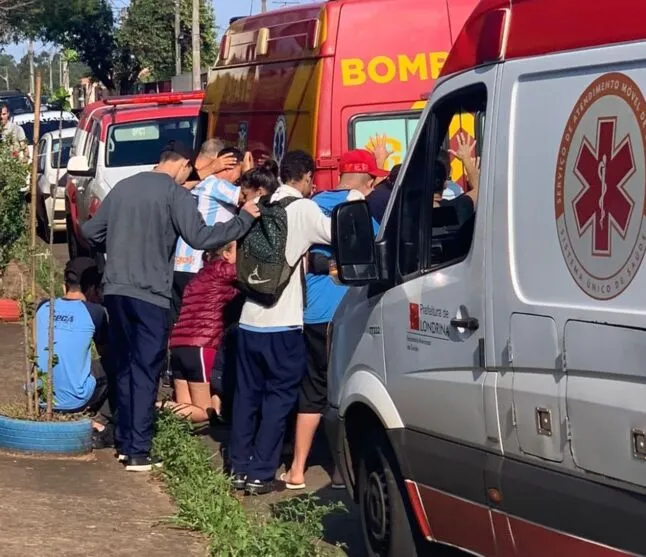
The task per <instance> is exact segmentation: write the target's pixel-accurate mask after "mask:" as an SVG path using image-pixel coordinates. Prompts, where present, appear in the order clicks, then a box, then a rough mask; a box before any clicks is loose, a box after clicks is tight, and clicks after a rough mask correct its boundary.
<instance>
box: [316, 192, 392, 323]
mask: <svg viewBox="0 0 646 557" xmlns="http://www.w3.org/2000/svg"><path fill="white" fill-rule="evenodd" d="M350 191H351V190H331V191H324V192H321V193H318V194H316V195H315V196H314V197H312V201H314V203H316V204H317V205H318V206H319V208H320V209H321V211H323V213H324V214H325V215H327V216H328V217H329V216H332V212H333V211H334V208H335V207H336V206H337V205H340V204H341V203H344V202H345V201H347V199H348V195H349V194H350ZM372 224H373V228H374V230H375V234H376V233H377V232H378V231H379V223H378V222H377V221H376V220H375V219H374V218H373V219H372ZM310 251H311V252H314V253H322V254H324V255H327V256H328V257H332V255H333V254H332V250H331V249H330V248H329V246H313V247H312V249H310ZM305 285H306V295H307V305H306V306H305V314H304V316H303V321H304V323H305V324H306V325H316V324H319V323H328V322H330V321H332V317H333V316H334V312H335V311H336V308H337V307H338V306H339V304H340V303H341V300H342V299H343V296H345V293H346V292H347V291H348V287H347V286H343V285H341V284H337V283H336V282H334V280H333V279H332V277H331V276H329V275H314V274H312V273H307V275H305Z"/></svg>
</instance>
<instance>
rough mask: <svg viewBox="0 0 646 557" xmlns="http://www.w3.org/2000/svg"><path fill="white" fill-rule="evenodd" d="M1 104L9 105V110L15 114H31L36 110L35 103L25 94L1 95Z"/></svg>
mask: <svg viewBox="0 0 646 557" xmlns="http://www.w3.org/2000/svg"><path fill="white" fill-rule="evenodd" d="M0 104H6V105H7V106H9V112H11V114H13V115H14V116H15V115H16V114H31V113H32V112H33V111H34V105H33V103H32V102H31V100H30V99H29V97H27V96H25V95H20V96H15V97H0Z"/></svg>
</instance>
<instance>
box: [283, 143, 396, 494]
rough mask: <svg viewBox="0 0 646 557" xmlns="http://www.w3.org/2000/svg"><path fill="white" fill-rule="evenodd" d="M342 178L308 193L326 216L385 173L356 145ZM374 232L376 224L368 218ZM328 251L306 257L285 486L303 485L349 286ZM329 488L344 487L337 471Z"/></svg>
mask: <svg viewBox="0 0 646 557" xmlns="http://www.w3.org/2000/svg"><path fill="white" fill-rule="evenodd" d="M339 172H340V173H341V180H340V182H339V185H338V186H337V188H336V189H335V190H332V191H325V192H321V193H319V194H316V195H315V196H314V197H312V201H314V202H315V203H316V204H317V205H318V206H319V208H320V209H321V211H322V212H323V213H324V214H325V215H326V216H331V215H332V212H333V210H334V208H335V207H336V206H337V205H340V204H341V203H345V202H346V201H357V200H362V199H365V197H366V196H368V195H369V194H370V192H371V191H372V189H373V186H374V183H375V181H376V179H377V178H385V177H386V176H388V174H389V172H388V171H387V170H383V169H380V168H378V165H377V161H376V159H375V156H374V154H373V153H371V152H370V151H366V150H363V149H356V150H353V151H349V152H347V153H345V154H344V155H343V156H342V157H341V160H340V162H339ZM373 225H374V227H375V231H377V230H378V229H379V225H378V224H377V222H376V221H375V220H374V219H373ZM331 258H332V251H331V249H330V247H329V246H314V247H313V248H312V249H311V250H310V252H309V257H308V272H307V275H306V278H305V281H306V302H307V305H306V307H305V315H304V324H305V326H304V329H303V333H304V336H305V344H306V346H307V373H306V374H305V377H304V379H303V382H302V385H301V391H300V395H299V400H298V415H297V417H296V437H295V442H294V460H293V461H292V465H291V467H290V469H289V472H287V473H286V474H283V475H282V476H281V480H282V481H284V482H285V486H286V487H287V489H304V488H305V467H306V464H307V457H308V455H309V452H310V449H311V447H312V442H313V440H314V435H315V434H316V430H317V429H318V426H319V423H320V421H321V415H322V414H323V412H325V409H326V408H327V365H328V362H327V333H328V326H329V324H330V321H332V317H333V316H334V312H335V311H336V308H337V307H338V305H339V303H340V302H341V299H342V298H343V296H344V295H345V293H346V291H347V289H348V287H347V286H342V285H339V284H337V283H335V282H334V280H333V278H332V277H331V276H330V275H329V271H328V269H329V262H330V260H331ZM332 487H333V488H335V489H339V488H343V487H345V486H344V485H342V481H341V479H340V478H337V477H336V473H335V474H334V477H333V478H332Z"/></svg>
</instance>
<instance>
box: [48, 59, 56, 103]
mask: <svg viewBox="0 0 646 557" xmlns="http://www.w3.org/2000/svg"><path fill="white" fill-rule="evenodd" d="M55 54H56V53H55V52H54V51H52V53H51V54H50V55H49V94H50V95H51V94H52V93H53V92H54V76H53V75H52V65H53V64H54V55H55Z"/></svg>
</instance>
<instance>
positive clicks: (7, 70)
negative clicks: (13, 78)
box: [0, 66, 9, 91]
mask: <svg viewBox="0 0 646 557" xmlns="http://www.w3.org/2000/svg"><path fill="white" fill-rule="evenodd" d="M3 69H4V75H0V79H2V80H3V81H4V82H5V84H6V86H7V91H9V67H8V66H3Z"/></svg>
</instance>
